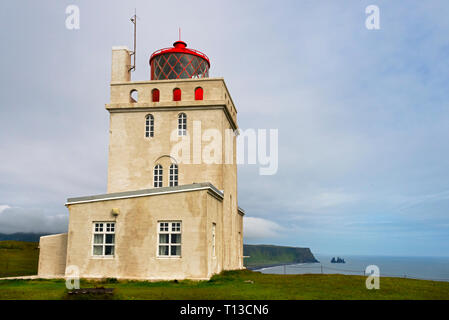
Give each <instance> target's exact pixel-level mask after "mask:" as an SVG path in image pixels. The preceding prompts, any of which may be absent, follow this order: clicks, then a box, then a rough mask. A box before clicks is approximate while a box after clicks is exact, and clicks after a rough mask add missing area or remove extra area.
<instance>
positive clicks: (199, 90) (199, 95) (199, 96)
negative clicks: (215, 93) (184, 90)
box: [195, 87, 204, 100]
mask: <svg viewBox="0 0 449 320" xmlns="http://www.w3.org/2000/svg"><path fill="white" fill-rule="evenodd" d="M203 96H204V90H203V88H201V87H198V88H196V89H195V100H203Z"/></svg>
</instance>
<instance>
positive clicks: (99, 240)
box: [94, 234, 103, 244]
mask: <svg viewBox="0 0 449 320" xmlns="http://www.w3.org/2000/svg"><path fill="white" fill-rule="evenodd" d="M94 243H95V244H102V243H103V235H102V234H96V235H94Z"/></svg>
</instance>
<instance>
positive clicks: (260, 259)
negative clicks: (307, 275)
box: [243, 244, 318, 269]
mask: <svg viewBox="0 0 449 320" xmlns="http://www.w3.org/2000/svg"><path fill="white" fill-rule="evenodd" d="M243 255H244V256H249V257H248V258H244V260H243V261H244V264H245V267H247V268H248V269H256V268H261V267H268V266H273V265H281V264H292V263H304V262H318V261H317V260H316V259H315V257H314V256H313V254H312V252H311V251H310V249H309V248H296V247H282V246H273V245H249V244H245V245H243Z"/></svg>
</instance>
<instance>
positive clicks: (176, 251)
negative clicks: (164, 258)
mask: <svg viewBox="0 0 449 320" xmlns="http://www.w3.org/2000/svg"><path fill="white" fill-rule="evenodd" d="M170 253H171V255H172V256H180V255H181V246H171V250H170Z"/></svg>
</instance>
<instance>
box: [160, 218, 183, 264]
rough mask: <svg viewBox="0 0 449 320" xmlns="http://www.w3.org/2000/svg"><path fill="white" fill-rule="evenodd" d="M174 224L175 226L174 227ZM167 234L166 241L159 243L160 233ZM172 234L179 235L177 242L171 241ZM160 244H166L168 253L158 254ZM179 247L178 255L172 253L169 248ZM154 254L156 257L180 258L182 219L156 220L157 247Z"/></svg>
mask: <svg viewBox="0 0 449 320" xmlns="http://www.w3.org/2000/svg"><path fill="white" fill-rule="evenodd" d="M175 226H176V227H175ZM166 234H168V235H169V236H168V243H160V235H166ZM172 235H180V236H181V241H180V242H179V243H171V240H172ZM161 246H168V255H161V254H159V248H160V247H161ZM172 247H180V250H181V254H180V255H172V253H171V248H172ZM156 250H157V252H156V256H157V257H158V258H181V257H182V221H158V223H157V248H156Z"/></svg>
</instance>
